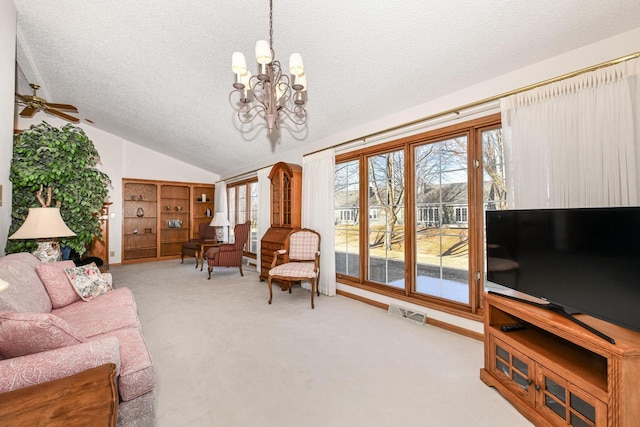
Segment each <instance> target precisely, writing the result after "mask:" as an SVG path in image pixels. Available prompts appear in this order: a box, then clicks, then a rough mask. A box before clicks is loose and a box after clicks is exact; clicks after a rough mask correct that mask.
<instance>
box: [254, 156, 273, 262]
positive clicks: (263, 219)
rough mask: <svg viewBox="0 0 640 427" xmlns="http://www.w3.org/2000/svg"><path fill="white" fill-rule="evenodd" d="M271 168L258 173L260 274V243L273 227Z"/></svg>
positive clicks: (257, 255) (258, 250)
mask: <svg viewBox="0 0 640 427" xmlns="http://www.w3.org/2000/svg"><path fill="white" fill-rule="evenodd" d="M269 172H271V166H269V167H266V168H263V169H260V170H259V171H258V249H257V253H256V257H257V258H256V270H258V272H260V241H261V240H262V236H264V233H266V232H267V230H268V229H269V227H270V226H271V181H270V180H269Z"/></svg>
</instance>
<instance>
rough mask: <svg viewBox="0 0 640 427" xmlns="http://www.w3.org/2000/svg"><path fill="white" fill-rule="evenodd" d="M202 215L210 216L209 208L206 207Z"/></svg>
mask: <svg viewBox="0 0 640 427" xmlns="http://www.w3.org/2000/svg"><path fill="white" fill-rule="evenodd" d="M204 216H206V217H211V209H209V208H207V209H206V210H205V211H204Z"/></svg>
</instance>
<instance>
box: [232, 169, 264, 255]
mask: <svg viewBox="0 0 640 427" xmlns="http://www.w3.org/2000/svg"><path fill="white" fill-rule="evenodd" d="M227 201H228V206H229V223H230V224H231V230H233V227H234V226H235V225H236V224H243V223H245V222H247V221H251V230H250V234H249V240H248V242H247V247H246V254H247V255H248V256H250V257H255V256H256V252H257V250H258V203H259V197H258V181H257V179H252V180H250V181H243V182H238V183H233V184H228V185H227Z"/></svg>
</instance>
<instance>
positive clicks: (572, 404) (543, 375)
mask: <svg viewBox="0 0 640 427" xmlns="http://www.w3.org/2000/svg"><path fill="white" fill-rule="evenodd" d="M538 371H539V372H540V377H539V379H538V383H539V384H540V391H539V393H540V394H539V397H538V406H539V407H540V408H541V410H542V411H543V412H544V413H545V414H546V416H547V417H548V418H550V419H554V420H556V422H559V423H560V424H561V425H570V426H574V427H596V426H604V425H606V424H607V406H606V404H604V403H603V402H601V401H600V400H598V399H596V398H594V397H593V396H591V395H589V394H587V393H586V392H585V391H583V390H582V389H580V388H578V387H577V386H575V385H573V384H571V383H570V382H568V381H567V380H565V379H563V378H562V377H560V376H558V375H556V374H555V373H553V372H551V371H549V370H548V369H546V368H544V367H542V366H539V367H538Z"/></svg>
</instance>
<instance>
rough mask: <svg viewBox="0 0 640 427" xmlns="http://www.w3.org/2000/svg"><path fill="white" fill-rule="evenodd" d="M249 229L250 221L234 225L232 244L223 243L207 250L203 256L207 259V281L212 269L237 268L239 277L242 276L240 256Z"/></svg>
mask: <svg viewBox="0 0 640 427" xmlns="http://www.w3.org/2000/svg"><path fill="white" fill-rule="evenodd" d="M250 229H251V221H247V222H245V223H244V224H236V226H235V227H234V228H233V234H234V236H235V242H234V243H223V244H221V245H218V246H215V247H213V248H210V249H209V250H207V252H206V254H205V255H206V257H207V267H208V270H209V279H211V272H212V271H213V267H238V268H239V269H240V275H241V276H244V274H243V273H242V254H243V252H244V246H245V244H246V243H247V239H248V238H249V230H250Z"/></svg>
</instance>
